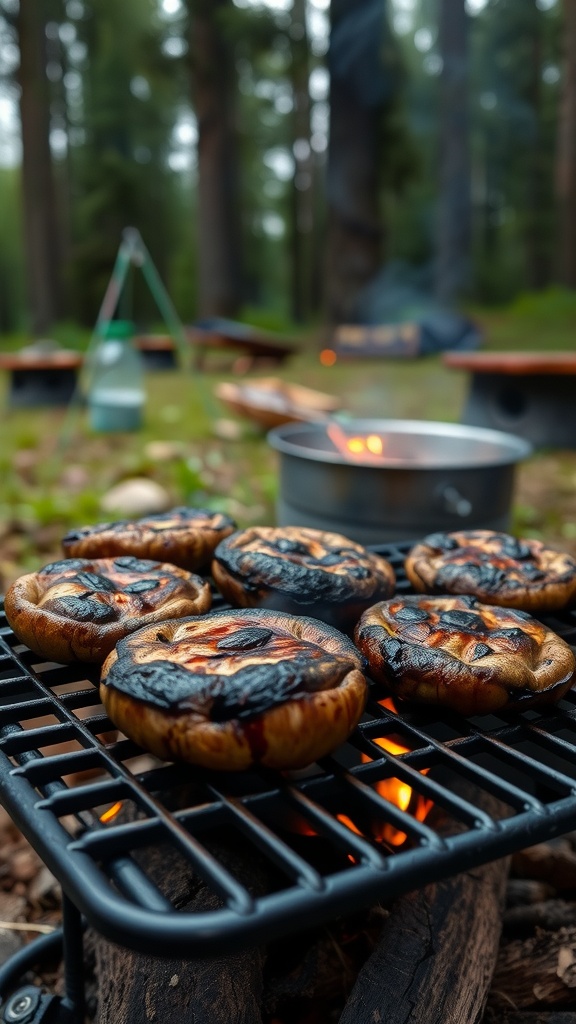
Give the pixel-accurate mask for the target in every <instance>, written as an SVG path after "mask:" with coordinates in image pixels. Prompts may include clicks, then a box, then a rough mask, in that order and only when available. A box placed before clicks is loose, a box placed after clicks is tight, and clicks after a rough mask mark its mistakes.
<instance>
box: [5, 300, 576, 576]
mask: <svg viewBox="0 0 576 1024" xmlns="http://www.w3.org/2000/svg"><path fill="white" fill-rule="evenodd" d="M477 319H478V321H479V323H480V324H481V326H482V327H483V329H484V334H485V346H486V347H487V348H490V349H495V350H497V349H513V348H514V349H523V348H526V349H544V350H553V349H572V348H573V347H574V338H575V327H576V303H575V302H574V300H571V302H570V303H568V304H566V303H564V302H558V299H557V298H556V299H555V300H554V301H553V302H550V301H549V302H548V305H546V303H544V304H543V303H542V301H540V303H539V304H537V305H536V306H534V305H530V303H525V305H524V307H521V308H520V309H515V310H514V311H513V312H506V311H500V312H492V313H486V312H481V313H479V314H478V315H477ZM1 347H3V346H2V340H1V339H0V348H1ZM211 362H212V366H211V368H210V369H209V370H208V371H205V372H199V371H195V370H193V369H191V368H190V360H189V359H188V360H187V363H186V364H183V365H185V368H184V369H181V370H180V371H168V372H166V371H163V372H155V373H151V374H149V375H148V376H147V403H146V415H145V424H144V427H143V429H142V430H140V431H138V432H136V433H133V434H129V433H126V434H110V435H108V434H95V433H93V432H91V431H90V429H89V426H88V423H87V416H86V412H85V409H84V408H83V406H82V404H81V403H76V404H73V405H72V406H71V407H70V408H68V409H67V410H61V409H22V410H14V409H10V408H9V407H8V403H7V400H6V390H7V380H6V375H5V374H3V375H2V376H1V377H0V429H1V431H2V435H1V436H2V442H1V445H0V473H1V478H2V487H1V489H0V591H2V590H5V588H6V587H7V586H8V585H9V584H10V582H12V580H13V579H14V578H15V577H16V576H18V575H20V574H21V573H23V572H28V571H32V570H35V569H37V568H39V567H40V566H41V565H43V564H45V563H47V562H48V561H51V560H53V559H55V558H57V557H61V548H60V538H61V536H62V535H63V534H64V533H65V532H66V531H67V530H68V529H70V528H72V527H78V526H82V525H85V524H88V523H93V522H97V521H102V520H103V519H110V518H114V516H111V515H110V513H109V512H106V513H104V511H103V508H102V505H101V502H102V499H103V498H105V496H106V495H107V494H108V493H109V491H110V489H111V488H114V487H115V485H117V484H118V483H119V482H121V481H123V480H127V479H130V478H134V477H144V478H147V479H149V480H153V481H155V482H157V483H158V484H160V485H161V487H162V488H164V489H165V491H166V492H167V494H168V496H169V501H170V502H171V503H172V504H174V505H177V504H190V505H195V506H209V507H211V508H213V509H218V510H221V511H225V512H227V513H228V514H230V515H231V516H232V517H233V518H234V519H235V520H236V521H237V523H238V525H239V526H241V527H245V526H249V525H256V524H270V523H273V522H274V520H275V499H276V495H277V491H278V456H277V454H276V453H275V452H274V451H272V449H271V448H270V446H269V444H268V442H267V440H266V433H265V431H264V430H262V429H260V428H258V427H257V426H255V425H254V424H252V423H251V422H250V421H248V420H246V419H242V418H238V417H236V418H235V417H234V416H233V415H231V414H230V412H229V410H227V409H226V408H225V407H224V406H223V405H222V404H221V402H220V401H219V400H218V399H217V398H216V397H215V395H214V388H215V386H216V384H217V383H218V382H219V381H222V380H239V379H245V378H243V377H241V374H240V372H239V370H240V368H239V366H238V362H236V363H235V364H234V362H233V359H226V357H225V356H224V355H223V354H220V355H219V356H218V358H217V357H216V355H215V354H214V356H213V357H211ZM270 374H272V375H274V376H278V377H281V378H283V379H284V380H287V381H291V382H294V383H300V384H305V385H307V386H309V387H312V388H317V389H319V390H321V391H324V392H327V393H329V394H332V395H335V396H337V397H339V398H340V400H341V403H342V407H343V409H344V410H346V411H347V412H349V413H350V414H352V415H353V416H363V417H380V418H411V419H424V420H426V419H429V420H443V421H448V422H458V420H459V417H460V413H461V410H462V408H463V404H464V400H465V395H466V389H467V377H466V374H464V373H462V372H459V371H454V370H449V369H446V367H444V366H443V364H442V361H441V359H440V357H438V356H434V357H426V358H421V359H406V360H390V359H380V360H374V359H370V360H357V361H349V360H347V361H346V362H342V361H338V362H337V363H336V364H335V365H334V366H330V367H326V366H323V365H322V364H321V363H320V360H319V357H318V345H317V342H316V341H315V339H314V338H313V337H311V338H310V339H304V340H303V341H302V344H301V348H300V350H299V352H298V354H296V355H295V356H293V357H291V358H290V359H289V360H288V361H287V362H286V363H285V364H284V365H283V366H282V367H281V368H280V369H277V368H272V369H271V368H270V367H264V368H262V369H259V370H258V371H257V372H254V373H250V376H254V377H261V376H269V375H270ZM121 514H122V513H121V510H119V515H118V516H116V517H119V516H120V515H121ZM513 531H514V532H515V533H517V534H520V535H524V536H532V537H540V538H543V539H545V540H547V541H549V542H550V543H552V544H554V545H556V546H559V547H561V548H563V549H564V550H568V551H570V552H572V553H574V554H576V450H562V451H545V452H537V453H535V454H534V455H533V456H532V457H531V458H529V459H528V460H527V461H525V462H523V463H521V464H520V465H518V466H517V469H516V473H515V492H514V502H513Z"/></svg>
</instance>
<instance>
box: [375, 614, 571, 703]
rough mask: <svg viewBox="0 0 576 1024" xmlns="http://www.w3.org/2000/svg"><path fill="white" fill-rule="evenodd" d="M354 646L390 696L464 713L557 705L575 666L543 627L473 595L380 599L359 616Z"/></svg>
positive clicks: (561, 643)
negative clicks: (480, 600)
mask: <svg viewBox="0 0 576 1024" xmlns="http://www.w3.org/2000/svg"><path fill="white" fill-rule="evenodd" d="M355 640H356V645H357V646H358V648H359V650H360V651H361V652H362V653H363V654H364V655H365V657H366V658H367V660H368V664H369V671H370V674H371V675H372V677H373V678H374V679H376V680H377V681H378V682H380V683H382V684H384V686H385V687H386V689H387V690H388V691H389V692H391V693H393V694H395V695H396V696H398V697H403V698H405V699H407V700H412V701H416V702H419V703H424V704H438V705H444V706H446V707H449V708H452V709H453V710H455V711H458V712H460V713H461V714H464V715H474V714H485V713H488V712H493V711H497V710H499V709H502V708H508V707H516V706H518V707H529V706H532V705H536V704H546V703H552V702H554V701H556V700H559V699H560V697H562V695H563V694H564V693H566V691H567V690H568V689H569V688H570V686H571V685H572V682H573V678H574V669H575V667H576V659H575V657H574V654H573V653H572V650H571V648H570V647H569V646H568V644H567V643H565V641H564V640H561V639H560V637H558V636H557V635H556V634H555V633H553V632H552V631H551V630H550V629H548V628H547V627H546V626H545V625H543V623H541V622H538V621H537V620H536V619H533V618H532V617H531V616H530V615H528V614H527V613H526V612H521V611H517V610H515V609H510V608H500V607H496V606H493V605H483V604H480V603H479V602H478V601H477V600H476V599H475V598H473V597H422V596H420V595H418V596H408V597H404V598H393V599H392V600H390V601H382V602H380V603H379V604H377V605H375V606H374V607H372V608H370V609H368V611H366V612H365V613H364V614H363V615H362V617H361V619H360V621H359V622H358V625H357V627H356V630H355Z"/></svg>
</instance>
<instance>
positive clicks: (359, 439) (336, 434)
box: [326, 420, 396, 463]
mask: <svg viewBox="0 0 576 1024" xmlns="http://www.w3.org/2000/svg"><path fill="white" fill-rule="evenodd" d="M326 433H327V434H328V437H329V438H330V440H331V441H332V444H333V445H334V447H335V448H336V449H337V450H338V452H339V454H340V455H343V456H344V458H345V459H347V460H348V462H366V461H367V460H370V461H372V462H378V463H380V462H382V463H383V462H388V461H390V457H389V456H387V455H386V450H385V449H386V439H385V438H384V437H382V436H381V435H380V434H365V435H362V434H356V435H353V436H350V435H349V434H347V433H346V432H345V431H344V430H343V429H342V427H341V426H340V424H339V423H337V422H336V420H331V422H330V423H328V424H327V426H326ZM393 461H396V460H393Z"/></svg>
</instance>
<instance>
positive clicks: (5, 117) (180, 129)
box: [0, 0, 557, 180]
mask: <svg viewBox="0 0 576 1024" xmlns="http://www.w3.org/2000/svg"><path fill="white" fill-rule="evenodd" d="M556 2H557V0H538V6H539V7H541V8H542V9H548V8H549V7H552V6H553V5H554V4H555V3H556ZM15 3H16V0H10V2H7V0H5V6H6V7H7V8H9V7H10V6H14V5H15ZM234 3H235V4H236V6H238V7H259V6H264V7H268V8H270V9H271V10H274V11H277V12H278V13H282V12H285V13H286V14H289V12H290V10H291V9H292V0H234ZM486 3H487V0H468V8H469V11H470V13H471V14H478V13H479V12H480V11H481V10H482V9H483V8H484V7H485V6H486ZM418 4H419V0H391V13H392V24H393V27H394V29H395V31H396V32H397V33H398V34H399V35H407V34H408V33H410V32H412V31H414V27H415V16H416V13H417V9H418ZM329 7H330V0H308V31H309V36H310V41H311V48H312V52H313V54H314V55H315V56H316V57H318V58H322V56H323V55H324V54H325V53H326V50H327V46H328V29H329V22H328V15H329ZM66 12H67V14H68V17H69V19H70V20H69V22H67V23H65V24H63V25H60V26H59V28H58V27H57V26H54V30H55V31H59V34H60V40H61V42H62V43H63V44H64V45H65V46H66V47H67V50H68V54H69V58H70V63H71V65H72V70H69V71H68V72H67V74H66V75H65V79H64V84H65V86H66V89H67V90H69V91H71V92H73V91H74V90H78V89H79V88H81V76H80V74H79V72H78V71H76V72H75V71H74V70H73V65H74V64H75V63H76V64H78V65H81V64H82V61H83V60H84V59H85V56H86V54H85V48H84V46H83V44H82V43H80V42H79V41H78V40H77V39H76V28H75V25H74V22H75V21H76V20H78V19H81V18H82V15H83V13H84V5H83V3H82V0H68V2H67V3H66ZM159 13H160V16H161V17H162V18H163V20H165V22H166V23H167V24H168V25H169V24H170V22H174V23H176V22H177V21H178V19H180V18H181V16H182V14H183V5H182V2H181V0H160V3H159ZM433 42H434V35H433V33H432V32H431V31H428V32H426V30H425V29H423V28H422V27H419V28H418V29H417V30H416V31H415V39H414V43H415V46H416V48H417V49H418V50H420V51H421V52H422V53H425V52H426V51H428V50H430V49H431V47H432V45H433ZM185 49H186V43H185V41H184V39H182V38H179V37H178V34H177V33H175V34H174V35H169V36H168V37H167V40H166V42H165V47H164V53H165V56H167V57H172V58H178V57H181V56H182V55H183V53H184V52H185ZM17 65H18V50H17V47H16V46H15V44H14V42H13V41H12V40H11V39H10V38H9V37H8V35H7V34H6V32H0V66H1V70H2V72H3V78H4V81H3V82H1V83H0V165H1V166H5V167H6V166H15V165H17V164H18V163H19V161H20V130H19V118H18V109H17V93H16V87H15V86H13V85H10V84H7V81H6V79H7V78H8V77H9V76H10V75H11V74H12V73H13V72H14V71H15V70H16V68H17ZM429 66H430V72H431V73H434V72H435V71H436V73H437V69H436V68H435V66H434V62H433V61H430V62H429ZM54 73H56V71H54ZM131 88H132V91H133V93H134V95H136V96H138V97H139V98H140V99H142V101H143V102H145V101H146V98H147V96H148V95H149V87H148V83H147V82H146V79H144V78H142V77H141V76H138V77H137V78H135V79H134V80H133V81H132V83H131ZM259 88H261V89H263V90H265V89H266V83H261V84H260V85H259ZM310 92H311V99H312V101H313V104H314V105H315V108H316V109H315V113H314V124H313V133H314V134H313V140H312V142H313V146H314V148H316V149H317V150H318V151H320V152H321V151H322V150H323V149H325V148H326V143H327V116H328V114H327V107H326V102H325V101H326V98H327V93H328V76H327V74H326V72H325V71H324V68H323V67H322V66H317V67H315V68H314V69H313V71H312V76H311V82H310ZM274 103H275V107H276V109H277V111H278V113H289V109H290V105H291V99H290V96H289V90H288V89H286V93H285V95H284V96H283V95H282V93H281V91H280V92H278V90H277V94H276V95H275V98H274ZM196 140H197V131H196V124H195V119H194V115H193V112H192V110H188V111H186V110H184V109H183V110H182V112H181V114H180V116H179V118H178V121H177V123H176V124H175V126H174V132H173V146H172V151H171V153H170V155H169V157H168V160H169V165H170V167H171V169H172V170H173V171H175V172H180V173H187V172H190V171H191V170H192V169H193V168H194V165H195V146H196ZM51 141H52V147H53V150H54V154H55V156H58V155H62V154H63V150H64V148H65V146H66V137H65V134H64V132H62V131H61V130H55V131H54V132H53V137H52V140H51ZM265 160H266V164H267V166H269V167H270V169H271V170H273V171H274V172H275V173H276V174H277V175H278V177H279V178H280V179H281V180H286V179H287V178H289V177H290V176H291V174H292V166H293V165H292V158H291V155H290V154H289V153H288V152H285V151H284V152H283V151H281V150H276V151H270V152H269V153H267V154H266V155H265Z"/></svg>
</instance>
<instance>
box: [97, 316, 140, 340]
mask: <svg viewBox="0 0 576 1024" xmlns="http://www.w3.org/2000/svg"><path fill="white" fill-rule="evenodd" d="M133 334H134V324H133V323H132V321H131V320H108V322H107V323H105V324H104V325H103V327H102V337H103V338H106V339H122V338H131V337H132V336H133Z"/></svg>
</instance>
